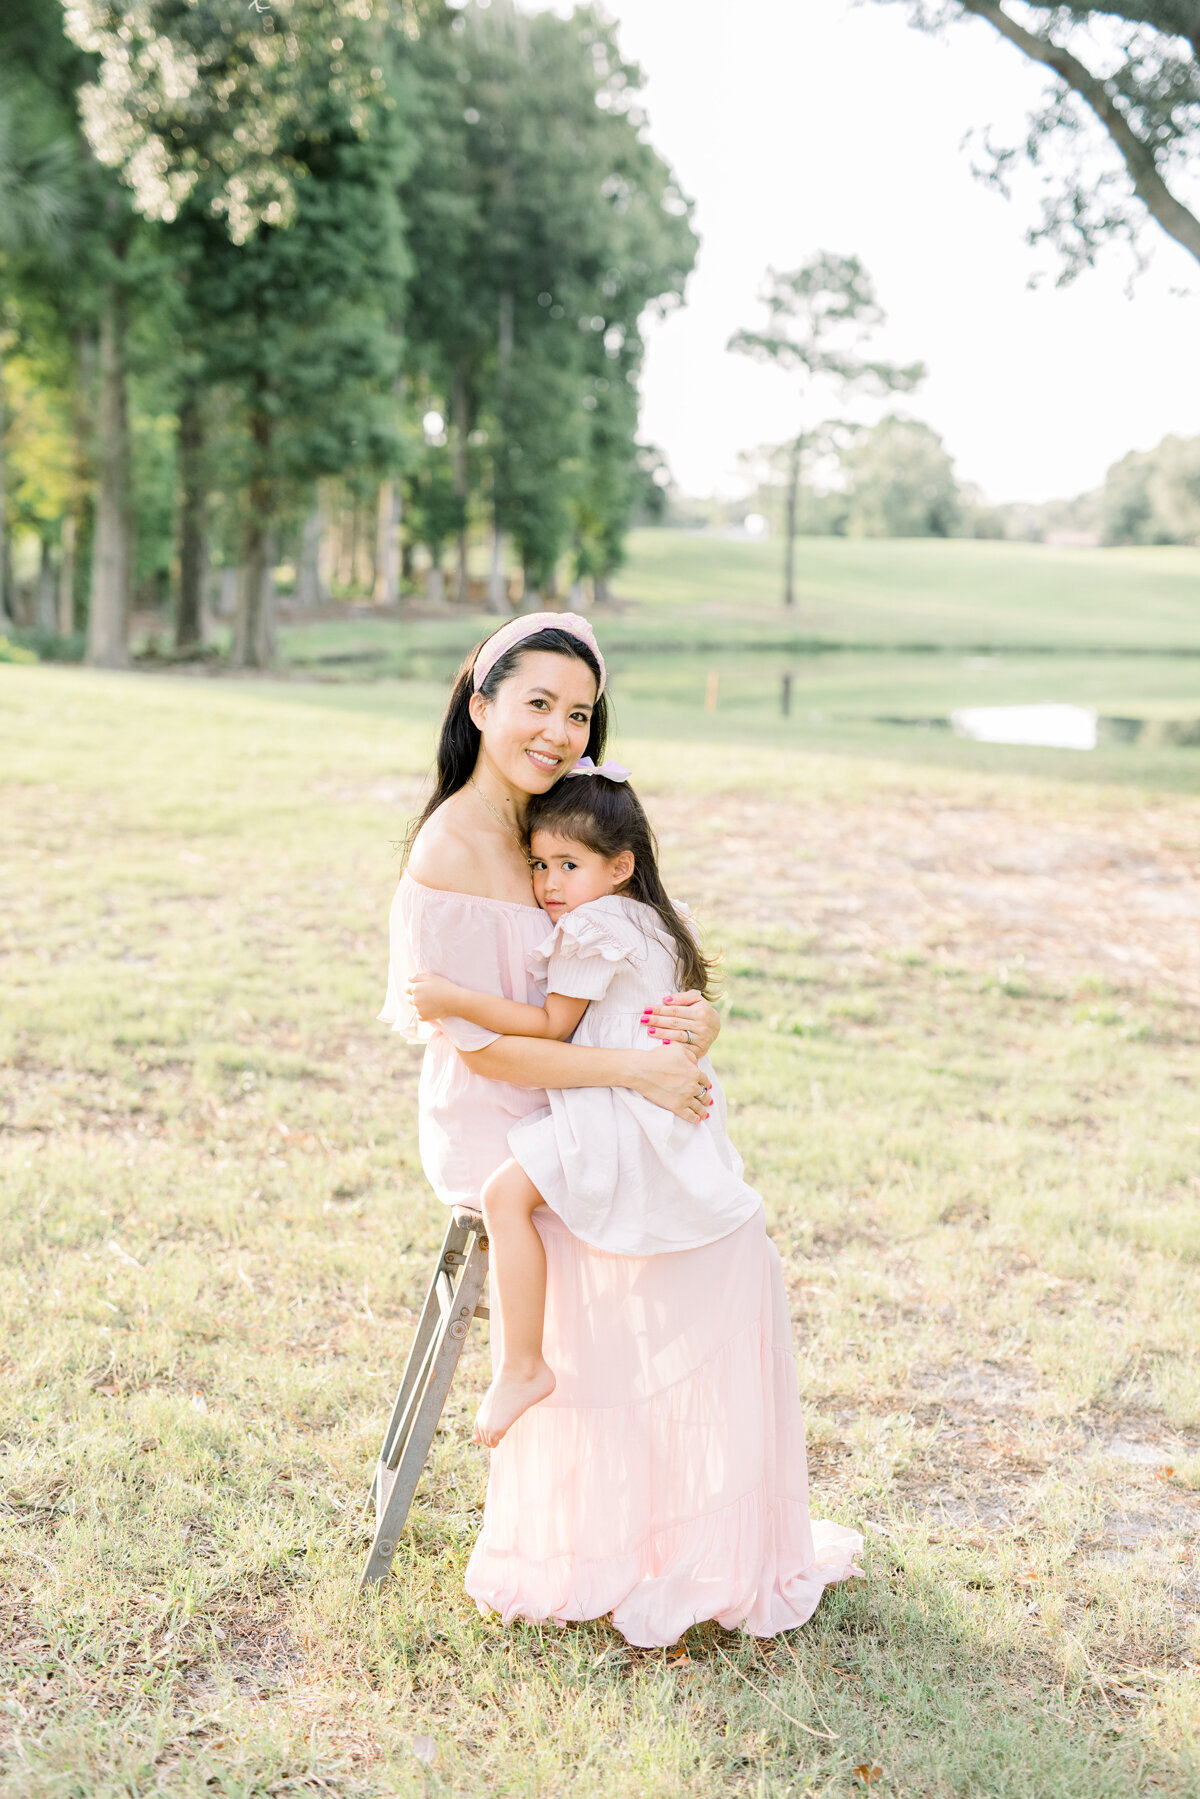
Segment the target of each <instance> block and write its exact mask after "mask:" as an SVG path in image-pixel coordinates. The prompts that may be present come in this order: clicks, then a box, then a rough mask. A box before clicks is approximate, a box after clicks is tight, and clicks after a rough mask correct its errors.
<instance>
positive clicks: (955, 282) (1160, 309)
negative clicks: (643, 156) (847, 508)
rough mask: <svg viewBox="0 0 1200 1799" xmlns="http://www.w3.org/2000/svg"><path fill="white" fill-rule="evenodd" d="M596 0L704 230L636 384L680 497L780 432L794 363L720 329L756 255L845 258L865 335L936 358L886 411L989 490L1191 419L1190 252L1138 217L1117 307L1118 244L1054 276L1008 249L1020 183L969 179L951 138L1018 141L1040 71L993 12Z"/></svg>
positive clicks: (828, 3)
mask: <svg viewBox="0 0 1200 1799" xmlns="http://www.w3.org/2000/svg"><path fill="white" fill-rule="evenodd" d="M608 4H609V10H610V11H611V12H612V13H614V14H615V15H616V17H617V19H618V20H619V22H620V28H621V29H620V40H621V45H622V48H623V50H624V52H625V54H626V55H627V56H628V57H631V58H632V59H633V60H634V61H636V62H639V63H640V64H641V65H642V68H643V69H644V71H645V73H646V76H647V82H646V88H645V103H646V106H647V109H648V111H649V115H650V135H651V137H652V139H653V141H654V143H655V144H656V146H657V147H658V149H659V150H660V151H661V152H662V153H663V154H664V155H665V156H666V157H667V159H668V160H669V161H670V162H671V163H672V165H673V166H674V168H675V171H676V174H677V176H678V178H679V180H680V183H681V185H682V186H683V188H684V190H685V192H687V193H688V194H689V195H690V196H691V197H692V198H693V199H694V200H695V201H696V224H697V227H698V229H699V232H700V236H701V239H702V248H701V253H700V260H699V264H698V267H697V269H696V272H695V274H694V275H693V277H692V280H691V282H690V284H689V288H688V296H687V305H686V307H685V309H684V310H683V311H682V312H680V313H678V314H676V315H675V316H673V317H672V318H670V319H668V320H667V321H665V322H664V323H663V324H661V325H658V326H655V327H652V329H651V333H650V338H649V354H648V363H647V369H646V377H645V384H644V391H645V407H644V413H643V427H642V429H643V436H644V437H645V438H646V439H647V440H649V441H650V442H653V443H657V444H659V445H660V446H661V447H662V448H663V449H664V450H665V451H666V453H667V456H668V458H669V460H670V463H671V467H672V470H673V472H674V474H675V477H676V479H677V481H678V482H679V484H680V485H681V487H682V488H683V489H684V491H685V492H688V493H692V494H706V493H711V492H725V493H736V492H739V491H741V485H740V483H739V481H738V476H737V463H736V458H737V454H738V451H739V450H742V449H748V448H752V447H753V446H755V445H757V444H761V443H769V442H776V441H778V440H780V439H781V438H784V437H786V436H787V435H789V433H790V432H792V431H794V430H795V429H796V423H797V420H796V414H795V410H794V403H793V394H794V389H793V387H792V386H791V384H790V382H789V379H788V377H787V376H785V375H783V374H781V373H778V372H776V371H774V370H771V369H764V368H761V367H759V366H757V365H755V364H754V363H752V362H750V361H749V360H748V359H747V358H745V357H741V356H731V355H729V354H727V352H726V350H725V344H726V342H727V340H728V338H729V335H730V333H731V332H732V331H734V330H736V329H737V328H738V327H739V326H742V325H748V326H754V325H756V324H758V323H760V322H761V318H762V313H761V309H760V308H759V307H758V306H757V304H756V296H757V293H758V289H759V286H760V283H761V280H762V277H763V274H764V272H765V270H766V268H767V266H768V264H771V265H774V266H775V267H776V268H779V269H791V268H795V267H796V266H797V265H798V264H800V263H801V262H803V261H804V260H805V259H806V258H807V257H808V256H810V255H811V254H812V253H813V252H814V251H816V250H822V249H828V250H834V251H838V252H841V253H844V254H855V255H858V256H860V257H861V258H862V259H863V261H864V262H865V264H866V266H867V268H868V269H869V270H870V272H871V274H872V276H873V277H874V280H875V284H876V288H877V291H878V294H879V298H880V300H881V301H882V303H883V305H884V307H885V309H886V311H887V313H888V323H887V326H886V328H885V330H884V332H883V333H882V334H881V336H880V338H879V339H878V340H877V350H878V353H879V354H880V355H883V356H887V357H890V358H893V359H895V360H897V361H911V360H915V359H917V358H920V359H923V360H924V361H925V362H926V363H927V364H928V365H929V370H930V374H929V379H928V380H927V381H926V383H925V385H924V386H923V387H922V388H920V389H919V390H918V391H917V392H916V393H915V394H913V395H911V396H905V397H904V398H903V399H902V400H901V401H900V406H901V407H902V408H903V409H904V410H906V411H908V412H910V413H911V414H912V415H913V416H915V417H918V418H922V419H925V420H927V421H928V422H929V423H930V424H931V425H933V426H934V428H935V429H936V430H938V431H939V432H940V433H941V434H942V436H943V438H944V439H945V442H946V446H947V448H948V449H949V451H950V453H951V454H952V455H953V457H954V458H955V462H956V466H957V472H958V475H959V477H960V479H962V480H967V481H975V482H977V483H978V484H979V486H980V487H981V488H982V489H983V490H984V492H985V494H986V495H987V496H988V498H990V499H992V500H994V501H1005V500H1018V499H1023V500H1041V499H1049V498H1053V497H1055V496H1060V495H1061V496H1065V495H1069V494H1074V493H1078V492H1080V491H1081V490H1083V489H1084V488H1087V487H1092V486H1095V485H1096V484H1098V483H1099V482H1100V481H1101V480H1102V479H1103V477H1104V471H1105V469H1106V468H1107V467H1108V465H1109V464H1110V463H1111V462H1113V461H1115V460H1116V459H1117V457H1119V456H1122V455H1124V454H1125V452H1126V451H1127V450H1130V449H1147V448H1149V447H1150V446H1151V445H1152V444H1155V443H1157V441H1158V440H1159V438H1160V437H1162V436H1164V435H1165V434H1166V433H1167V432H1169V431H1175V432H1179V433H1181V434H1182V435H1186V436H1190V435H1194V434H1196V433H1200V355H1198V354H1197V343H1198V342H1200V267H1198V266H1197V265H1196V263H1195V262H1194V261H1193V260H1192V259H1191V258H1190V257H1188V256H1187V255H1186V254H1185V253H1184V252H1183V251H1182V250H1180V249H1178V248H1177V247H1176V246H1175V245H1174V244H1173V243H1171V242H1170V240H1169V239H1167V238H1166V237H1164V236H1163V234H1162V233H1161V232H1160V231H1159V229H1158V227H1157V226H1153V225H1150V226H1148V227H1147V231H1146V239H1145V241H1146V244H1147V246H1148V247H1149V246H1152V247H1153V250H1154V257H1153V263H1152V266H1151V269H1150V271H1149V273H1148V274H1146V275H1144V276H1142V277H1141V279H1140V281H1139V282H1138V283H1137V285H1136V287H1135V289H1134V294H1133V298H1132V299H1129V298H1127V297H1126V293H1125V289H1126V285H1127V280H1128V276H1129V272H1130V267H1131V264H1130V259H1129V256H1128V253H1127V252H1125V251H1124V250H1122V249H1120V248H1119V247H1115V246H1114V248H1113V249H1112V250H1110V251H1108V252H1107V253H1106V254H1105V255H1104V256H1103V258H1102V260H1101V263H1100V266H1099V267H1098V268H1097V269H1095V270H1093V271H1091V272H1090V273H1085V274H1083V275H1082V276H1080V277H1079V279H1078V280H1077V281H1076V282H1075V283H1074V285H1072V286H1070V287H1067V288H1062V289H1055V287H1054V285H1053V282H1054V276H1055V273H1056V268H1057V264H1056V260H1055V257H1054V254H1053V252H1052V251H1050V250H1049V249H1041V250H1031V249H1030V248H1029V247H1028V246H1027V245H1026V243H1025V241H1024V233H1025V230H1026V229H1027V227H1028V226H1029V225H1030V224H1031V223H1033V222H1034V221H1035V219H1036V217H1037V209H1036V200H1035V190H1034V188H1033V187H1032V185H1030V184H1028V183H1027V184H1025V185H1024V191H1023V193H1022V194H1021V195H1020V197H1019V198H1018V199H1016V200H1014V201H1013V202H1012V203H1009V202H1007V201H1005V200H1004V199H1003V198H1002V197H1001V196H1000V195H998V194H996V193H994V192H993V191H992V190H990V189H989V188H986V187H984V186H983V185H981V183H979V182H978V181H976V180H975V179H974V178H973V177H972V175H971V173H970V167H969V163H970V151H969V150H964V149H962V148H960V145H961V143H962V139H963V137H964V134H965V133H966V132H967V131H968V130H970V129H971V128H972V126H975V127H979V126H987V125H991V126H994V127H995V128H996V131H995V136H996V139H997V141H999V142H1017V141H1019V139H1020V136H1021V133H1022V125H1023V121H1024V119H1025V116H1026V111H1027V109H1028V107H1029V106H1030V105H1031V104H1034V103H1036V101H1037V100H1038V98H1039V96H1040V94H1041V93H1042V91H1043V85H1044V84H1043V82H1042V80H1041V79H1040V77H1039V76H1038V74H1037V72H1036V71H1035V70H1033V69H1032V68H1031V67H1030V66H1029V65H1028V64H1027V63H1026V62H1025V61H1024V59H1023V58H1022V57H1021V56H1020V55H1019V53H1018V52H1017V51H1016V50H1015V49H1013V48H1012V47H1011V46H1010V45H1008V44H1005V43H1003V42H1002V41H1001V40H1000V39H998V38H996V36H995V34H994V33H993V32H992V31H991V29H990V27H988V26H986V25H985V24H983V23H982V22H976V21H971V22H969V23H967V24H963V25H959V26H957V27H955V28H954V29H952V30H950V31H948V32H946V33H945V34H944V35H943V36H942V37H940V38H937V37H930V36H927V35H925V34H924V33H921V32H918V31H915V30H914V29H913V28H912V27H911V26H910V25H908V23H907V22H906V20H907V8H905V7H902V6H898V5H893V6H885V5H878V4H874V3H872V0H865V3H863V4H859V5H853V4H849V3H848V0H608ZM1042 270H1044V271H1046V279H1045V280H1044V281H1043V282H1042V285H1041V286H1040V287H1039V288H1038V289H1036V290H1030V288H1029V286H1028V283H1029V281H1030V278H1031V277H1032V276H1034V275H1036V274H1037V273H1038V272H1039V271H1042ZM1184 290H1190V297H1181V295H1182V294H1183V292H1184ZM828 410H829V411H831V412H845V411H849V410H850V409H849V408H842V407H838V406H834V405H831V406H830V407H829V408H828ZM878 410H879V408H878V407H877V406H876V408H875V412H874V413H872V412H870V411H866V410H864V409H863V408H862V407H859V408H857V411H858V413H859V416H863V417H869V416H874V415H875V414H877V412H878Z"/></svg>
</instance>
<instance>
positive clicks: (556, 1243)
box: [466, 1207, 862, 1648]
mask: <svg viewBox="0 0 1200 1799" xmlns="http://www.w3.org/2000/svg"><path fill="white" fill-rule="evenodd" d="M536 1222H537V1226H538V1229H539V1231H540V1232H541V1235H542V1239H543V1241H544V1243H545V1245H546V1258H547V1264H548V1274H549V1279H548V1283H547V1307H546V1332H545V1350H546V1359H547V1361H548V1362H549V1363H550V1366H551V1367H552V1368H553V1369H554V1372H555V1375H556V1376H557V1380H558V1385H557V1387H556V1389H555V1391H554V1393H552V1394H551V1396H550V1398H549V1399H547V1400H544V1401H543V1402H542V1404H541V1405H538V1406H535V1407H534V1408H533V1409H532V1411H529V1412H526V1413H525V1415H524V1417H522V1418H520V1419H518V1421H517V1423H516V1424H515V1425H514V1426H513V1428H512V1429H511V1430H510V1431H509V1433H508V1435H507V1436H506V1437H505V1439H504V1441H503V1442H502V1443H501V1444H500V1446H499V1448H498V1449H495V1450H493V1451H492V1463H491V1474H490V1477H489V1480H488V1491H487V1505H486V1509H485V1513H484V1522H483V1530H482V1532H481V1534H480V1537H479V1540H478V1542H477V1543H476V1545H475V1548H474V1551H473V1552H472V1555H471V1560H470V1562H469V1564H468V1567H467V1579H466V1585H467V1591H468V1593H470V1595H471V1597H472V1598H473V1599H475V1600H477V1601H478V1604H479V1608H480V1610H481V1611H483V1612H493V1611H495V1612H499V1613H500V1615H501V1617H502V1618H503V1619H504V1621H505V1623H508V1622H509V1621H511V1620H512V1619H513V1618H530V1619H545V1618H551V1619H553V1620H555V1622H557V1623H565V1622H566V1621H567V1620H568V1619H574V1618H600V1617H603V1616H605V1614H607V1613H611V1614H612V1619H613V1623H614V1624H615V1625H616V1626H617V1629H618V1630H619V1631H621V1633H622V1635H623V1636H624V1637H625V1638H626V1639H627V1640H628V1641H629V1642H630V1643H635V1644H638V1645H640V1646H642V1647H647V1648H648V1647H651V1646H657V1645H664V1644H668V1643H674V1642H676V1641H677V1640H678V1638H679V1637H680V1636H681V1635H682V1634H683V1632H684V1631H685V1630H687V1629H688V1628H689V1626H690V1625H693V1624H697V1623H699V1622H701V1620H703V1619H706V1618H715V1619H716V1620H717V1621H718V1622H719V1623H720V1624H723V1625H724V1626H726V1628H728V1629H733V1628H736V1627H738V1626H743V1627H744V1628H745V1629H746V1630H748V1631H751V1632H752V1633H753V1634H754V1635H755V1636H759V1637H770V1636H775V1635H776V1634H777V1632H779V1631H781V1630H790V1629H791V1628H792V1627H793V1626H795V1625H798V1624H803V1623H804V1621H805V1620H806V1619H807V1618H809V1617H810V1616H811V1615H812V1612H813V1611H814V1609H815V1608H816V1605H817V1602H818V1600H819V1599H820V1597H821V1593H822V1591H823V1590H824V1588H825V1587H826V1586H828V1585H830V1584H831V1583H832V1582H834V1581H838V1580H843V1579H845V1578H846V1577H847V1576H848V1575H851V1574H858V1573H859V1572H860V1570H859V1569H858V1568H856V1567H855V1563H854V1558H855V1556H856V1554H858V1552H859V1551H860V1550H861V1548H862V1538H861V1537H860V1536H859V1535H858V1533H857V1532H855V1531H852V1530H845V1529H842V1528H841V1527H839V1526H838V1525H835V1524H826V1523H816V1524H814V1523H812V1522H811V1521H810V1519H809V1515H808V1468H807V1462H806V1458H805V1453H804V1422H803V1419H802V1417H801V1413H800V1396H799V1390H798V1383H797V1378H796V1363H795V1358H794V1354H793V1349H792V1330H791V1321H790V1319H789V1316H788V1308H787V1295H786V1293H785V1291H784V1285H783V1274H782V1270H781V1268H780V1264H779V1255H778V1253H777V1251H776V1249H775V1246H774V1244H773V1243H772V1242H771V1241H770V1239H769V1238H768V1237H767V1234H766V1228H765V1224H764V1220H763V1216H762V1213H761V1212H759V1214H758V1215H757V1216H756V1217H754V1218H751V1219H749V1220H747V1222H746V1223H745V1224H743V1225H741V1226H740V1227H739V1228H738V1229H737V1230H736V1231H734V1232H733V1233H732V1234H731V1235H730V1236H728V1237H723V1238H722V1239H721V1240H720V1241H719V1242H716V1243H710V1244H706V1245H705V1246H704V1247H703V1248H701V1249H685V1250H679V1251H676V1252H674V1253H672V1254H668V1255H658V1256H648V1257H631V1256H613V1255H606V1254H604V1253H603V1252H601V1251H599V1250H596V1249H592V1248H590V1247H589V1246H588V1245H587V1244H585V1243H581V1242H579V1241H578V1239H577V1238H575V1237H572V1236H571V1234H570V1232H569V1231H568V1230H567V1228H566V1226H565V1225H564V1224H563V1223H562V1222H561V1220H560V1219H559V1218H558V1217H556V1215H555V1214H554V1213H553V1212H550V1211H549V1210H547V1209H546V1208H545V1207H543V1208H542V1209H541V1210H540V1211H539V1212H538V1213H537V1214H536ZM492 1330H493V1356H494V1357H498V1353H499V1344H498V1331H497V1328H496V1323H495V1314H494V1313H493V1327H492Z"/></svg>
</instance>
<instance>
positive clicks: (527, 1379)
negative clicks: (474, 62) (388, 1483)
mask: <svg viewBox="0 0 1200 1799" xmlns="http://www.w3.org/2000/svg"><path fill="white" fill-rule="evenodd" d="M541 1203H542V1196H541V1194H540V1193H539V1192H538V1190H537V1188H536V1187H535V1186H534V1184H533V1182H532V1181H531V1180H530V1179H529V1176H528V1175H527V1174H526V1173H525V1170H524V1169H523V1168H522V1167H521V1165H520V1163H519V1162H505V1164H504V1166H503V1167H502V1168H498V1169H497V1170H496V1172H495V1174H493V1175H492V1176H491V1177H490V1178H489V1179H488V1181H487V1182H486V1184H485V1185H484V1189H483V1217H484V1222H485V1224H486V1225H487V1234H488V1252H489V1255H490V1258H491V1269H492V1302H493V1304H494V1305H495V1306H496V1307H497V1310H498V1311H499V1313H500V1366H499V1367H498V1368H497V1369H496V1372H495V1374H494V1375H493V1376H492V1384H491V1386H490V1387H489V1388H488V1390H487V1392H486V1393H485V1394H484V1398H483V1404H482V1405H481V1406H480V1408H479V1411H478V1414H477V1415H476V1418H475V1441H476V1442H477V1443H486V1445H487V1447H488V1448H489V1449H494V1448H495V1447H496V1445H497V1443H498V1442H499V1441H500V1439H501V1437H502V1436H503V1435H504V1433H505V1431H506V1430H508V1428H509V1426H510V1425H512V1424H515V1423H516V1421H517V1419H518V1418H519V1417H520V1416H521V1413H522V1412H527V1411H528V1410H529V1408H530V1406H531V1405H536V1404H537V1403H538V1401H539V1400H540V1399H545V1398H546V1397H547V1395H548V1394H550V1393H553V1391H554V1375H553V1374H552V1372H551V1371H550V1369H549V1368H548V1367H547V1365H546V1362H545V1359H544V1358H543V1356H542V1327H543V1324H544V1322H545V1316H546V1252H545V1250H544V1248H543V1247H542V1239H541V1237H540V1236H539V1235H538V1230H537V1226H536V1225H535V1224H534V1222H533V1214H534V1213H535V1212H536V1211H537V1209H538V1207H539V1206H540V1205H541Z"/></svg>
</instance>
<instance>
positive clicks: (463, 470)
mask: <svg viewBox="0 0 1200 1799" xmlns="http://www.w3.org/2000/svg"><path fill="white" fill-rule="evenodd" d="M450 421H451V429H452V432H453V437H452V446H453V447H452V449H451V457H452V459H453V469H454V496H455V498H456V499H457V501H458V503H459V506H460V508H461V511H460V513H459V522H458V539H457V546H458V583H457V586H458V591H457V593H456V595H455V597H456V599H457V600H458V603H459V605H460V606H465V605H466V603H467V601H468V599H469V598H470V574H469V572H468V569H467V433H468V432H469V430H470V428H471V409H470V405H469V402H468V398H467V381H466V376H465V375H464V374H463V372H462V370H461V369H460V368H456V369H455V370H454V371H453V373H452V375H451V377H450Z"/></svg>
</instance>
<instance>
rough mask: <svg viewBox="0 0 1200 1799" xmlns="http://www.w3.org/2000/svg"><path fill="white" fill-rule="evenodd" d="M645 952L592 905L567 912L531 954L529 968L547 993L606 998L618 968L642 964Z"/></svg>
mask: <svg viewBox="0 0 1200 1799" xmlns="http://www.w3.org/2000/svg"><path fill="white" fill-rule="evenodd" d="M644 961H645V955H644V952H643V951H642V950H641V949H639V948H638V947H637V945H636V944H634V943H631V942H629V941H627V940H626V938H625V937H624V936H623V935H622V934H621V933H620V932H619V931H618V930H616V929H614V927H613V925H612V924H611V923H610V922H609V920H607V919H606V918H605V917H604V916H603V914H601V913H599V912H598V911H593V909H592V907H591V906H577V907H576V909H575V911H574V912H566V913H564V914H563V916H562V917H561V918H560V919H559V921H558V923H557V924H556V925H555V927H554V930H553V931H552V932H551V934H550V936H549V937H547V939H546V941H545V942H544V943H541V944H539V945H538V947H537V949H535V950H534V951H533V952H532V954H531V955H530V958H529V972H530V974H531V975H532V977H533V979H534V980H535V981H537V982H538V983H539V984H540V985H541V986H543V987H545V989H546V992H547V993H561V994H562V995H563V996H564V997H565V998H568V999H588V1000H591V999H603V997H604V995H605V994H606V993H607V992H608V989H609V985H610V983H611V982H612V978H613V976H614V975H615V974H616V972H617V970H618V969H619V968H620V967H621V966H622V964H625V965H627V966H629V967H632V968H640V967H642V965H643V963H644Z"/></svg>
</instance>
